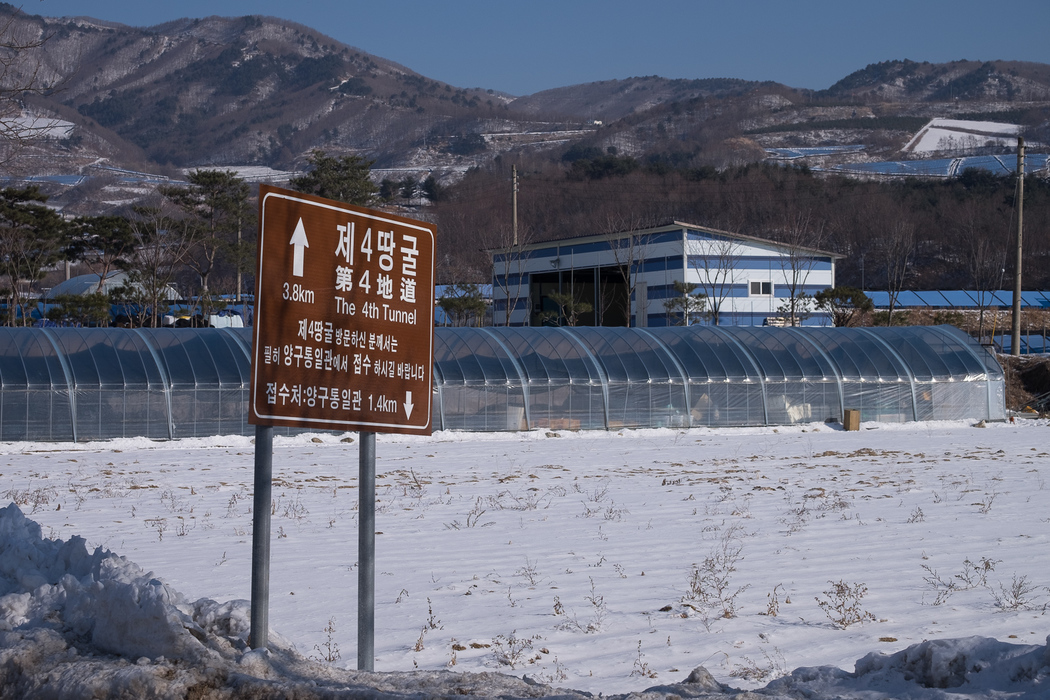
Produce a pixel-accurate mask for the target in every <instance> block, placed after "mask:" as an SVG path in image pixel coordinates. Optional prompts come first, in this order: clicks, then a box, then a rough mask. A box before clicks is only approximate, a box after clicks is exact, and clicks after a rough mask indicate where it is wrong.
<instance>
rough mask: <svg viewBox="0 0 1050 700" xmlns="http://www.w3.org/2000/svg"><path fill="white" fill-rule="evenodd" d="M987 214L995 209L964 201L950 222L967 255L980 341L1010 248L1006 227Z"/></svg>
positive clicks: (1004, 270) (1001, 281)
mask: <svg viewBox="0 0 1050 700" xmlns="http://www.w3.org/2000/svg"><path fill="white" fill-rule="evenodd" d="M989 214H994V212H989V210H988V207H980V206H977V204H976V203H975V202H974V201H973V200H967V201H965V202H962V203H961V204H960V206H959V207H958V208H957V209H955V217H954V221H953V228H954V229H955V230H956V234H957V235H958V236H959V240H960V243H961V244H962V245H961V246H960V247H961V248H962V249H963V251H964V253H965V256H966V269H967V272H968V273H969V276H970V282H971V283H972V284H973V289H974V291H975V292H976V293H977V294H976V295H977V310H978V315H977V335H978V338H980V339H981V340H982V341H983V339H984V316H985V312H986V311H987V310H988V307H989V306H991V305H992V299H993V298H994V297H993V296H992V292H994V291H995V290H997V289H1000V288H1001V287H1002V283H1003V277H1004V276H1005V274H1006V258H1007V256H1008V249H1009V245H1008V236H1006V235H1005V234H1006V230H1005V229H1006V228H1007V227H1006V226H1004V225H1003V222H1002V221H1001V220H997V219H993V218H991V217H989Z"/></svg>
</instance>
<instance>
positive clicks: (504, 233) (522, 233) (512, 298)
mask: <svg viewBox="0 0 1050 700" xmlns="http://www.w3.org/2000/svg"><path fill="white" fill-rule="evenodd" d="M499 236H500V245H499V247H498V248H496V249H495V250H494V251H493V256H492V264H493V270H492V283H493V284H494V285H495V289H498V290H500V291H501V292H502V293H503V297H504V300H505V307H504V312H503V325H504V326H509V325H510V318H511V315H512V314H513V313H514V310H515V308H517V306H518V302H519V301H521V300H522V299H525V306H526V308H525V325H528V324H529V318H530V317H531V316H532V296H531V294H530V293H529V292H530V290H529V285H528V284H527V283H525V282H523V280H525V279H526V277H525V271H526V269H527V267H528V264H529V259H530V258H531V257H532V251H530V250H526V249H525V248H526V246H528V245H529V243H531V239H532V232H531V228H530V227H528V226H519V227H518V239H517V240H516V241H515V240H514V238H513V236H512V235H511V234H510V232H509V231H508V230H507V228H506V227H505V226H501V227H500V228H499ZM497 257H499V258H501V260H502V266H503V268H502V269H503V274H497V273H496V262H497ZM494 320H496V319H494Z"/></svg>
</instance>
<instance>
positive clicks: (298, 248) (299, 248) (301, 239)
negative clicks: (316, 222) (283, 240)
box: [288, 217, 310, 277]
mask: <svg viewBox="0 0 1050 700" xmlns="http://www.w3.org/2000/svg"><path fill="white" fill-rule="evenodd" d="M288 245H293V246H295V251H294V253H293V257H292V277H302V276H303V249H304V248H309V247H310V242H309V241H307V240H306V228H305V227H304V226H303V219H302V217H299V223H297V224H296V225H295V232H294V233H292V240H290V241H288Z"/></svg>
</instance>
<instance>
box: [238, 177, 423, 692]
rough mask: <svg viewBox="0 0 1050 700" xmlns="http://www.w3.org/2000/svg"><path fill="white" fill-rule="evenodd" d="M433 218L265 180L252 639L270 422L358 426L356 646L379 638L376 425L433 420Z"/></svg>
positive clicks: (255, 638)
mask: <svg viewBox="0 0 1050 700" xmlns="http://www.w3.org/2000/svg"><path fill="white" fill-rule="evenodd" d="M433 347H434V227H433V226H432V225H431V224H427V223H424V222H421V221H415V220H412V219H406V218H403V217H399V216H395V215H393V214H387V213H385V212H381V211H375V210H371V209H364V208H361V207H355V206H351V205H349V204H343V203H342V202H335V201H332V200H328V199H322V198H320V197H314V196H312V195H306V194H302V193H299V192H292V191H290V190H283V189H280V188H277V187H270V186H267V185H263V186H261V187H260V188H259V245H258V267H257V271H256V294H255V324H254V330H253V334H252V370H251V371H252V375H251V407H250V410H249V414H248V422H250V423H252V424H254V425H256V426H266V430H267V431H268V432H267V433H266V434H265V435H264V433H263V430H262V428H260V429H259V430H258V431H257V437H256V445H255V449H256V456H255V464H256V467H255V514H254V523H255V531H254V533H253V544H252V619H251V623H252V629H251V632H250V639H251V645H252V646H253V647H256V646H266V641H267V631H266V625H267V620H268V610H267V608H268V601H269V556H270V550H269V547H270V500H271V496H270V488H271V487H270V484H271V472H272V445H273V430H272V427H270V426H274V425H284V426H291V427H297V428H314V429H318V430H322V429H327V430H359V431H361V441H360V443H361V444H360V446H359V460H360V465H359V471H360V484H359V486H360V503H359V511H358V513H359V527H360V532H359V539H358V548H359V551H358V566H359V573H358V587H359V590H358V634H357V641H358V654H357V663H358V668H359V669H361V670H368V671H371V670H372V669H373V663H374V661H373V660H374V657H375V646H374V631H375V529H376V526H375V474H376V468H375V459H376V433H377V432H381V433H409V434H415V435H429V434H430V432H431V424H430V413H431V400H430V393H431V386H432V380H431V372H432V369H433V365H434V353H433Z"/></svg>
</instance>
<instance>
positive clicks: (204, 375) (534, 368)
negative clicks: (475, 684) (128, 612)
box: [0, 326, 1006, 441]
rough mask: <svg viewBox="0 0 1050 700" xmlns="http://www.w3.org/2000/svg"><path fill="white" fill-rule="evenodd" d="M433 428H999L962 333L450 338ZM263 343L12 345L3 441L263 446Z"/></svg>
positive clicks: (5, 337)
mask: <svg viewBox="0 0 1050 700" xmlns="http://www.w3.org/2000/svg"><path fill="white" fill-rule="evenodd" d="M434 333H435V343H434V387H433V421H432V422H433V427H434V429H435V430H442V429H444V430H469V431H516V430H531V429H547V430H617V429H620V428H648V427H670V428H686V427H700V426H712V427H713V426H760V425H789V424H795V423H810V422H814V421H826V420H841V418H842V416H843V413H844V410H846V409H859V410H860V415H861V420H862V421H888V422H903V421H924V420H950V419H971V420H982V419H984V420H1002V419H1004V418H1005V417H1006V409H1005V388H1004V378H1003V373H1002V370H1001V368H1000V367H999V365H998V363H997V362H996V361H995V359H994V357H993V356H992V355H991V354H990V353H989V352H988V351H986V350H985V349H984V348H982V347H981V346H980V345H978V344H977V343H976V342H974V341H973V340H972V339H970V337H969V336H967V335H966V334H965V333H963V332H961V331H959V330H957V329H955V328H953V327H950V326H936V327H925V326H915V327H901V328H877V329H872V328H763V327H754V328H751V327H713V326H692V327H686V328H670V327H666V328H651V329H642V328H437V329H435V331H434ZM251 342H252V336H251V329H250V328H247V329H239V328H222V329H218V328H202V329H192V328H184V329H145V328H141V329H119V328H94V329H92V328H2V329H0V441H14V440H37V441H70V440H73V441H86V440H99V439H109V438H118V437H133V436H143V437H148V438H154V439H172V438H184V437H198V436H208V435H220V434H250V433H252V432H253V431H254V426H251V425H249V424H248V410H247V408H248V400H249V376H250V360H249V356H250V348H251Z"/></svg>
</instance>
